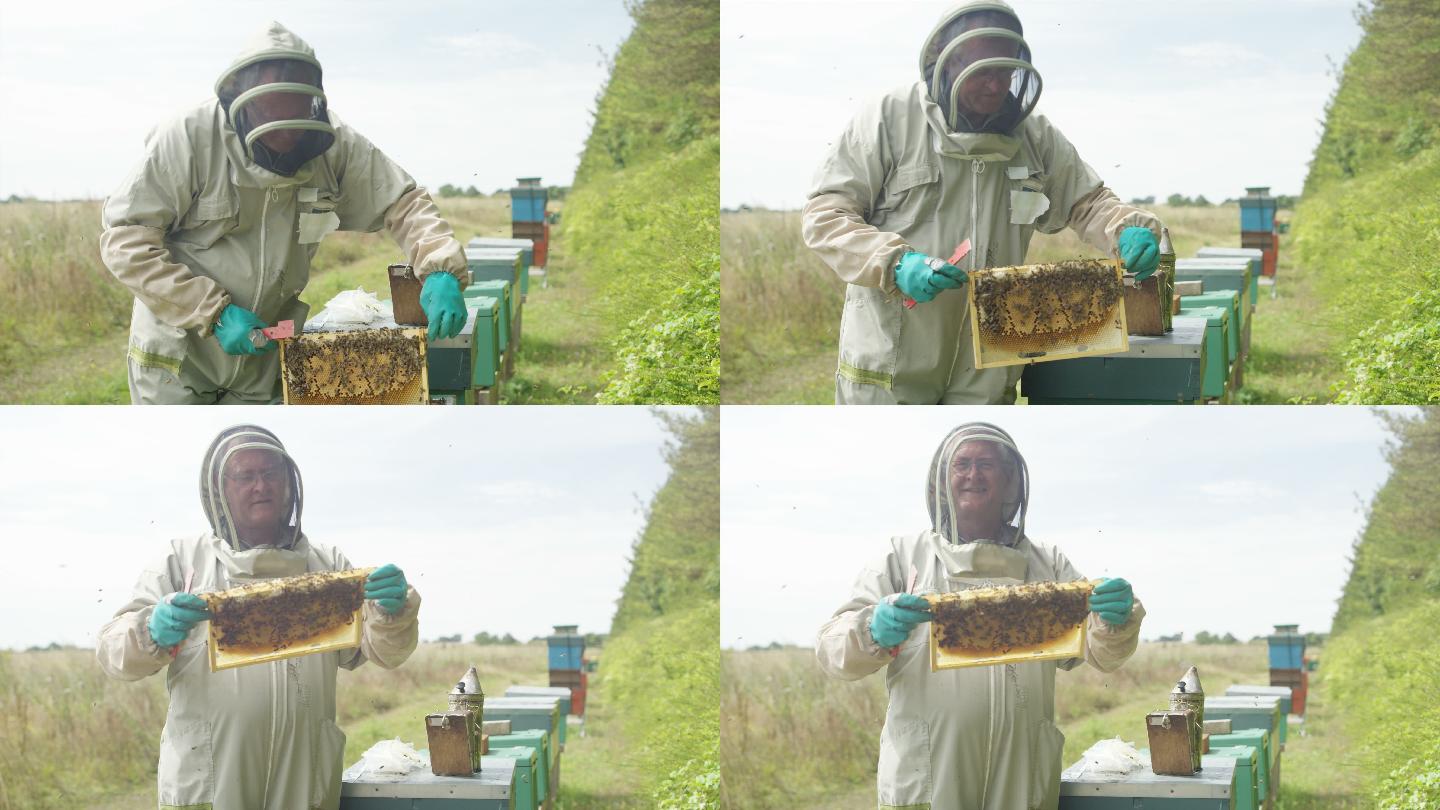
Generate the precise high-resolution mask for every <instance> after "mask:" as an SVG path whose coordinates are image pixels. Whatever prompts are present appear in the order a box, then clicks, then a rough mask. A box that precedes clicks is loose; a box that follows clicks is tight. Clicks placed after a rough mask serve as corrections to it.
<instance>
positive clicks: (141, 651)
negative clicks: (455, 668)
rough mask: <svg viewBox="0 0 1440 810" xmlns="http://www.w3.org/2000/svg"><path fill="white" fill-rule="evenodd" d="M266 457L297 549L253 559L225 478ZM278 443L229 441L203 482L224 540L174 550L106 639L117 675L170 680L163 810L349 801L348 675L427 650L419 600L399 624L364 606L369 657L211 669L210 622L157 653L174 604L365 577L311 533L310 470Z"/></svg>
mask: <svg viewBox="0 0 1440 810" xmlns="http://www.w3.org/2000/svg"><path fill="white" fill-rule="evenodd" d="M254 448H263V449H268V450H271V451H273V452H275V453H277V454H280V455H282V456H283V457H284V458H285V462H286V466H287V468H288V470H289V477H290V481H289V486H290V492H291V493H292V497H293V508H292V511H291V517H290V521H289V529H288V531H287V535H288V536H287V537H286V538H285V539H286V541H287V542H286V543H284V544H281V545H277V546H275V547H259V548H244V547H243V546H244V544H243V543H242V542H241V541H240V540H239V538H238V537H237V536H236V533H235V531H234V529H233V525H234V522H233V521H232V520H231V517H230V508H229V506H228V505H227V503H226V501H225V498H224V497H223V495H222V492H223V490H222V488H221V484H220V475H221V471H222V470H224V469H225V463H226V461H227V459H228V458H229V457H230V456H231V454H233V453H235V452H237V451H239V450H243V449H254ZM284 453H285V449H284V447H283V446H282V445H281V444H280V442H279V440H278V439H276V438H275V437H274V435H273V434H271V433H269V432H268V431H265V430H264V429H262V428H257V427H254V426H249V425H244V426H239V427H236V428H230V429H228V430H226V431H224V432H222V433H221V434H220V435H219V436H218V437H216V439H215V441H214V442H213V443H212V444H211V446H210V449H209V451H208V452H207V453H206V455H205V461H204V464H203V465H202V467H201V472H200V498H201V501H202V503H203V504H204V507H205V514H206V517H208V518H209V520H210V527H211V530H210V531H209V532H206V533H205V534H202V535H199V536H198V537H187V538H183V539H179V540H175V541H173V542H172V543H171V544H170V551H169V553H168V554H166V555H165V557H164V558H163V559H161V560H160V561H158V562H157V563H156V564H154V565H151V566H150V567H148V568H146V569H145V571H143V572H142V573H141V575H140V579H139V581H138V582H137V583H136V585H135V591H134V593H133V594H132V595H131V598H130V601H129V602H128V603H126V605H125V606H124V607H122V608H121V609H120V610H119V611H118V612H117V613H116V614H115V618H114V619H112V620H111V621H110V622H109V623H108V624H106V625H105V626H104V627H103V628H102V629H101V631H100V634H99V638H98V639H97V642H96V651H95V653H96V657H97V658H98V659H99V662H100V666H101V668H102V669H104V670H105V672H106V674H108V675H110V676H111V677H114V678H119V679H122V680H131V681H133V680H139V679H140V678H144V677H146V676H149V675H153V674H154V673H156V672H159V671H160V670H162V669H163V670H165V671H166V674H165V685H166V689H167V690H168V692H169V694H170V705H169V709H168V711H167V712H166V716H165V729H164V731H163V732H162V733H161V736H160V762H159V768H158V781H159V800H160V808H161V810H182V809H183V810H202V809H203V810H297V809H298V808H325V810H334V809H335V808H337V807H339V804H340V773H341V770H342V758H343V756H344V752H345V735H344V733H342V732H341V731H340V729H339V727H338V726H336V724H335V675H336V671H337V669H338V668H339V667H345V668H346V669H354V668H356V667H358V666H360V665H361V664H363V663H365V662H366V661H374V662H375V663H377V664H379V665H380V666H382V667H384V668H386V669H393V668H395V667H398V666H400V664H402V663H404V661H405V659H406V658H408V657H409V656H410V653H411V652H412V651H414V649H415V645H416V643H417V642H418V640H419V632H420V630H419V619H418V617H419V612H420V595H419V594H418V593H417V592H416V591H415V589H414V588H410V589H409V591H408V594H407V596H406V600H405V606H404V608H403V609H402V610H401V611H400V612H399V613H397V614H395V615H393V616H392V615H388V614H386V613H385V612H384V611H383V610H382V609H380V607H379V606H378V605H377V604H375V603H374V602H373V601H366V602H365V604H364V608H363V615H364V626H363V629H362V633H361V642H360V647H359V648H358V649H353V650H340V651H338V652H326V653H316V654H312V655H306V656H303V657H299V658H290V659H286V660H283V661H272V662H269V663H263V664H251V665H248V666H243V667H237V668H235V669H227V670H222V671H220V672H211V671H210V664H209V656H208V652H207V642H206V639H207V637H208V625H207V624H206V623H205V622H201V623H200V624H198V625H196V626H195V627H193V628H192V629H191V630H190V633H189V635H188V636H187V637H186V638H185V640H184V641H182V642H181V643H180V644H179V646H178V647H177V648H176V650H175V654H174V657H173V658H172V657H171V652H170V650H168V649H164V648H161V647H158V646H157V645H156V644H155V642H154V641H153V640H152V638H151V635H150V631H149V630H148V629H147V623H148V622H149V620H150V614H151V612H152V611H153V610H154V609H155V606H156V605H157V604H158V603H159V602H160V601H161V600H162V599H164V598H165V597H166V596H168V595H170V594H173V593H176V592H178V591H183V590H185V588H186V584H187V582H188V583H189V586H190V588H189V590H190V592H192V593H205V592H210V591H221V590H225V589H226V588H231V587H236V586H239V585H243V584H245V583H248V582H253V581H256V580H262V579H270V578H273V577H282V576H294V575H297V574H304V573H307V572H313V571H343V570H346V569H349V568H352V567H353V566H352V565H351V564H350V561H349V560H347V559H346V558H345V555H344V554H342V553H340V552H339V551H338V550H337V549H334V548H331V547H329V546H325V545H321V544H319V543H312V542H311V541H310V540H309V539H308V538H307V537H306V536H305V535H304V533H303V532H301V530H300V513H301V507H302V506H303V500H304V499H303V493H302V490H301V479H300V472H299V469H298V468H297V467H296V466H295V464H294V462H293V461H292V460H291V459H290V457H289V456H288V455H284Z"/></svg>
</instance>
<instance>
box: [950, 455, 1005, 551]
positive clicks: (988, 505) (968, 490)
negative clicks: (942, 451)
mask: <svg viewBox="0 0 1440 810" xmlns="http://www.w3.org/2000/svg"><path fill="white" fill-rule="evenodd" d="M1014 474H1015V471H1014V469H1013V468H1012V466H1011V462H1010V460H1009V458H1008V457H1007V456H1006V454H1005V451H1004V450H1003V449H1002V448H1001V447H1000V446H999V445H997V444H995V443H994V442H988V441H967V442H965V443H963V444H961V445H960V449H958V450H956V451H955V455H954V456H953V457H952V458H951V460H950V471H949V480H950V493H951V497H952V498H953V499H954V502H955V510H956V512H958V513H959V514H958V515H957V517H958V518H959V519H960V520H961V521H962V522H964V523H970V524H972V525H975V524H978V525H991V524H993V525H994V527H995V529H996V530H998V529H999V527H1000V524H1002V523H1003V522H1004V520H1005V515H1004V510H1005V494H1006V492H1007V491H1009V489H1010V481H1011V477H1012V476H1013V475H1014Z"/></svg>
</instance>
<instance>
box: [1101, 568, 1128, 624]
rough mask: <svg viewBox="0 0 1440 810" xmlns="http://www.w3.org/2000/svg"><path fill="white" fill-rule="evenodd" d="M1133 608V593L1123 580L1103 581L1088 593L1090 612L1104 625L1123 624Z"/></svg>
mask: <svg viewBox="0 0 1440 810" xmlns="http://www.w3.org/2000/svg"><path fill="white" fill-rule="evenodd" d="M1134 606H1135V592H1134V591H1133V590H1132V589H1131V588H1130V583H1128V582H1126V581H1125V580H1123V579H1104V580H1101V581H1100V584H1099V585H1096V586H1095V590H1093V591H1091V592H1090V612H1091V613H1095V614H1097V615H1099V616H1100V619H1101V620H1102V621H1104V622H1105V623H1106V624H1124V623H1125V622H1127V621H1129V620H1130V609H1131V608H1133V607H1134Z"/></svg>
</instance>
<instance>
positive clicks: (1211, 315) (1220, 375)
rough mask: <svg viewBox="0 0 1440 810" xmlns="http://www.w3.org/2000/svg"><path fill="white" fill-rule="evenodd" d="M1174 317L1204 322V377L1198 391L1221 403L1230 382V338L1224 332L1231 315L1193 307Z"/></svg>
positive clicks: (1220, 310) (1220, 308) (1216, 308)
mask: <svg viewBox="0 0 1440 810" xmlns="http://www.w3.org/2000/svg"><path fill="white" fill-rule="evenodd" d="M1176 317H1177V318H1198V319H1202V320H1204V321H1205V372H1204V375H1205V376H1204V377H1203V379H1202V381H1201V384H1200V390H1201V392H1202V393H1203V394H1204V396H1206V397H1209V398H1213V399H1221V400H1223V399H1224V398H1225V394H1226V388H1225V386H1226V385H1227V384H1228V383H1229V381H1230V362H1229V361H1230V337H1229V334H1228V332H1227V330H1226V327H1227V326H1228V324H1229V323H1230V312H1229V311H1228V310H1226V309H1225V308H1224V307H1196V308H1194V309H1182V310H1180V314H1179V315H1177V316H1176Z"/></svg>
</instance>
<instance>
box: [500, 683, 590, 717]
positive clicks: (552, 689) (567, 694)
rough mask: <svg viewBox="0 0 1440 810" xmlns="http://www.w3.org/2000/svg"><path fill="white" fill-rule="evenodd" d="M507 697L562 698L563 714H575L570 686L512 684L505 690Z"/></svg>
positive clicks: (561, 709)
mask: <svg viewBox="0 0 1440 810" xmlns="http://www.w3.org/2000/svg"><path fill="white" fill-rule="evenodd" d="M505 697H518V698H524V697H551V698H559V699H560V713H561V714H562V715H567V716H568V715H571V714H574V713H575V712H574V710H573V707H572V705H571V699H572V697H573V693H572V692H571V690H570V687H568V686H524V685H516V686H511V687H509V688H507V689H506V690H505Z"/></svg>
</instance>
